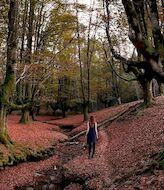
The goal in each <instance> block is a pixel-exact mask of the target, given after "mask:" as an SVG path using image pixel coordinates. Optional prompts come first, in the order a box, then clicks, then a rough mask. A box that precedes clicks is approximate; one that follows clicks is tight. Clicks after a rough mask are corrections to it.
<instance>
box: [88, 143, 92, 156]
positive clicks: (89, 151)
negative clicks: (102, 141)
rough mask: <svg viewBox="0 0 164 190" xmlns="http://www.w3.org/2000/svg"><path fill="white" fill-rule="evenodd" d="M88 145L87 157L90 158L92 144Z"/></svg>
mask: <svg viewBox="0 0 164 190" xmlns="http://www.w3.org/2000/svg"><path fill="white" fill-rule="evenodd" d="M88 144H89V146H88V147H89V149H88V150H89V156H90V155H91V148H92V143H88Z"/></svg>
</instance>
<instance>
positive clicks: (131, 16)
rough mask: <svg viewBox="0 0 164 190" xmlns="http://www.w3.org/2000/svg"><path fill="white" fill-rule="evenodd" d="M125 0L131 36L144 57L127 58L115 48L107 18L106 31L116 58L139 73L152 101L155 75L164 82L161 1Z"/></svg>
mask: <svg viewBox="0 0 164 190" xmlns="http://www.w3.org/2000/svg"><path fill="white" fill-rule="evenodd" d="M109 3H110V1H109V0H105V1H104V4H105V7H106V15H107V21H108V22H109V19H110V9H109ZM122 4H123V6H124V8H125V13H126V16H127V21H128V25H129V39H130V41H131V42H132V44H133V45H134V47H135V48H136V50H137V52H138V54H139V55H141V56H140V57H141V59H140V60H138V61H136V60H133V61H132V60H127V59H125V58H124V57H122V56H121V55H120V54H118V53H117V52H116V51H115V50H114V48H113V47H112V43H111V37H110V34H109V31H108V29H109V23H108V22H107V27H106V33H107V37H108V42H109V44H110V50H111V52H112V54H113V56H114V57H115V58H116V59H119V60H120V61H121V62H123V64H126V65H127V66H128V71H129V72H130V71H132V72H133V73H134V74H135V75H136V77H137V78H138V81H139V82H140V84H141V85H142V87H143V90H144V101H145V103H146V105H151V104H152V103H153V102H154V98H153V95H152V89H151V81H152V79H153V78H155V79H157V81H160V82H161V83H163V82H164V71H163V64H164V60H163V55H164V48H163V41H164V40H163V34H162V25H160V23H161V22H162V21H161V20H160V19H161V18H160V17H159V9H158V2H157V1H156V0H148V1H144V0H132V1H131V0H122Z"/></svg>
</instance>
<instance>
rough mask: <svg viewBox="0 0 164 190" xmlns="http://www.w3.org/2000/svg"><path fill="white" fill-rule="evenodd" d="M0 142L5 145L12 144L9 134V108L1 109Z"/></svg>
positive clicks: (3, 107)
mask: <svg viewBox="0 0 164 190" xmlns="http://www.w3.org/2000/svg"><path fill="white" fill-rule="evenodd" d="M0 118H1V119H0V142H1V143H3V144H9V143H11V139H10V137H9V135H8V132H7V108H6V107H5V106H2V107H1V110H0Z"/></svg>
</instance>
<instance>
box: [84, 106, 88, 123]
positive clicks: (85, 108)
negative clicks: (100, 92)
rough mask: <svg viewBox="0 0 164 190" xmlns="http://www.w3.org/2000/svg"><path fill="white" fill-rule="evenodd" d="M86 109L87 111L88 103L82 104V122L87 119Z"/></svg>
mask: <svg viewBox="0 0 164 190" xmlns="http://www.w3.org/2000/svg"><path fill="white" fill-rule="evenodd" d="M88 109H89V105H88V103H84V104H83V116H84V121H88V118H89V115H88Z"/></svg>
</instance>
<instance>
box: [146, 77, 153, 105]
mask: <svg viewBox="0 0 164 190" xmlns="http://www.w3.org/2000/svg"><path fill="white" fill-rule="evenodd" d="M143 92H144V104H145V105H146V107H149V106H151V105H153V104H154V103H155V100H154V97H153V92H152V81H150V80H145V84H144V86H143Z"/></svg>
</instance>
